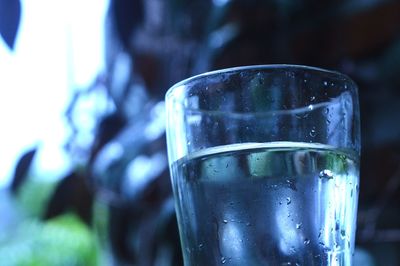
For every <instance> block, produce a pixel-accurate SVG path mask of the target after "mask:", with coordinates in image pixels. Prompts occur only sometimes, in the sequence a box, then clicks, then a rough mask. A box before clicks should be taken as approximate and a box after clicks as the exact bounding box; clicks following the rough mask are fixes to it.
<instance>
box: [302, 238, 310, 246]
mask: <svg viewBox="0 0 400 266" xmlns="http://www.w3.org/2000/svg"><path fill="white" fill-rule="evenodd" d="M310 242H311V240H310V239H308V238H306V239H304V242H303V243H304V245H308V244H310Z"/></svg>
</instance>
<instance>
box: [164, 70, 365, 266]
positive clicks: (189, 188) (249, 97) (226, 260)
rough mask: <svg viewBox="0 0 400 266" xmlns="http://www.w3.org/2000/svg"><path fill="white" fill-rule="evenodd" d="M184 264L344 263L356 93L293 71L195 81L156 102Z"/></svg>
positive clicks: (224, 74)
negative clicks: (160, 105)
mask: <svg viewBox="0 0 400 266" xmlns="http://www.w3.org/2000/svg"><path fill="white" fill-rule="evenodd" d="M166 106H167V144H168V157H169V162H170V171H171V178H172V184H173V191H174V196H175V207H176V213H177V218H178V225H179V232H180V239H181V244H182V252H183V257H184V263H185V265H252V266H253V265H254V266H255V265H307V266H309V265H352V254H353V252H354V242H355V230H356V214H357V201H358V191H359V156H360V127H359V124H360V122H359V106H358V95H357V87H356V85H355V83H354V82H353V81H352V80H351V79H349V78H348V77H347V76H345V75H343V74H340V73H338V72H333V71H327V70H323V69H318V68H313V67H306V66H294V65H265V66H248V67H239V68H231V69H225V70H219V71H214V72H209V73H205V74H202V75H198V76H195V77H192V78H189V79H187V80H184V81H182V82H180V83H178V84H176V85H174V86H173V87H172V88H171V89H170V90H169V91H168V92H167V95H166Z"/></svg>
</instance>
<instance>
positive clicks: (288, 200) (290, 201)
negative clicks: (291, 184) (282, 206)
mask: <svg viewBox="0 0 400 266" xmlns="http://www.w3.org/2000/svg"><path fill="white" fill-rule="evenodd" d="M290 203H292V200H291V199H290V197H287V198H286V204H287V205H289V204H290Z"/></svg>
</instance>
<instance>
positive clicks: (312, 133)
mask: <svg viewBox="0 0 400 266" xmlns="http://www.w3.org/2000/svg"><path fill="white" fill-rule="evenodd" d="M315 136H317V132H316V131H315V129H314V128H313V129H311V131H310V137H312V138H315Z"/></svg>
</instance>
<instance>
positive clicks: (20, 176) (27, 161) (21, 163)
mask: <svg viewBox="0 0 400 266" xmlns="http://www.w3.org/2000/svg"><path fill="white" fill-rule="evenodd" d="M0 1H2V0H0ZM36 150H37V149H36V148H33V149H31V150H29V151H27V152H26V153H24V154H23V155H22V156H21V158H20V159H19V160H18V163H17V166H16V167H15V171H14V176H13V180H12V183H11V191H12V192H13V193H14V194H16V193H17V192H18V190H19V188H20V187H21V185H22V184H23V182H24V181H25V179H26V177H27V173H28V170H29V167H30V166H31V164H32V160H33V158H34V156H35V154H36Z"/></svg>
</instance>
